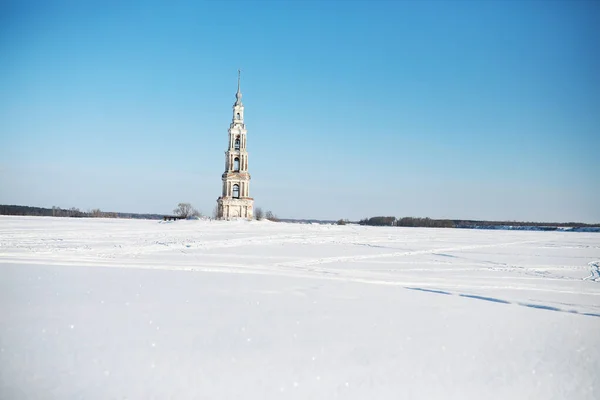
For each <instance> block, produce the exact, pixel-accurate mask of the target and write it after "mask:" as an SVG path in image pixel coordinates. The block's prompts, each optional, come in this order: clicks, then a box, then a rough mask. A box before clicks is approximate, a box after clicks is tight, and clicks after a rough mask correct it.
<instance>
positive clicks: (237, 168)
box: [233, 157, 240, 172]
mask: <svg viewBox="0 0 600 400" xmlns="http://www.w3.org/2000/svg"><path fill="white" fill-rule="evenodd" d="M233 170H234V171H235V172H240V159H239V158H237V157H236V158H234V159H233Z"/></svg>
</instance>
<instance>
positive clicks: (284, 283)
mask: <svg viewBox="0 0 600 400" xmlns="http://www.w3.org/2000/svg"><path fill="white" fill-rule="evenodd" d="M599 260H600V234H598V233H573V232H528V231H484V230H459V229H420V228H391V227H390V228H386V227H362V226H324V225H299V224H285V223H271V222H250V223H248V222H229V223H228V222H217V221H176V222H170V223H164V222H158V221H144V220H120V219H68V218H43V217H0V398H1V399H71V398H85V399H125V398H127V399H152V398H157V399H165V398H173V399H240V398H244V399H333V398H341V399H369V398H370V399H400V398H418V399H480V398H485V399H509V398H510V399H598V398H600V383H599V382H600V380H598V376H599V374H600V372H599V371H600V346H599V345H598V343H599V342H598V340H599V338H600V277H599V275H598V261H599ZM98 267H105V268H98Z"/></svg>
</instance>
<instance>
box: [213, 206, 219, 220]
mask: <svg viewBox="0 0 600 400" xmlns="http://www.w3.org/2000/svg"><path fill="white" fill-rule="evenodd" d="M212 217H213V219H217V218H219V205H218V204H217V205H215V208H213V213H212Z"/></svg>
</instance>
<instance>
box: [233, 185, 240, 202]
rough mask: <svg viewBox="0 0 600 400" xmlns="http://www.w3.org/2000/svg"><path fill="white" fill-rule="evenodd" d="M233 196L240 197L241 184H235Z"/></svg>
mask: <svg viewBox="0 0 600 400" xmlns="http://www.w3.org/2000/svg"><path fill="white" fill-rule="evenodd" d="M233 198H234V199H239V198H240V185H238V184H237V183H236V184H235V185H233Z"/></svg>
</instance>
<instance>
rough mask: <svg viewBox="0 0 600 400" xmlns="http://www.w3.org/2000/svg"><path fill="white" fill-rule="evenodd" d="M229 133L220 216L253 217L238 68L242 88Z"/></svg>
mask: <svg viewBox="0 0 600 400" xmlns="http://www.w3.org/2000/svg"><path fill="white" fill-rule="evenodd" d="M228 132H229V145H228V149H227V150H226V151H225V172H224V173H223V175H222V180H223V188H222V194H221V197H219V199H218V200H217V208H218V210H217V218H218V219H227V220H230V219H237V218H243V219H252V215H253V209H252V208H253V205H254V199H253V198H252V197H250V174H249V173H248V152H247V151H246V124H244V104H242V92H241V91H240V70H238V88H237V93H236V94H235V103H234V104H233V118H232V120H231V124H230V125H229V131H228Z"/></svg>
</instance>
